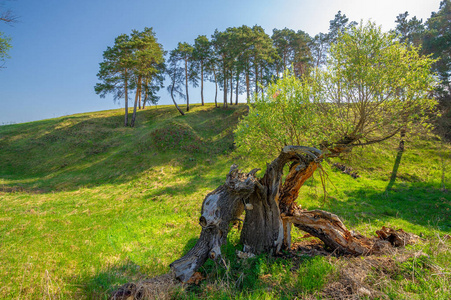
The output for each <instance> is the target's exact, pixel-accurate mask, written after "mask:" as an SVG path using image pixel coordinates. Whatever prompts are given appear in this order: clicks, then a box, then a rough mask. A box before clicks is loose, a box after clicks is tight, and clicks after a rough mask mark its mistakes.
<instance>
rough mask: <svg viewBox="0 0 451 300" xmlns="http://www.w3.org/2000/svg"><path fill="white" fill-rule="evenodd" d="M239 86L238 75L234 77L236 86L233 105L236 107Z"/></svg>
mask: <svg viewBox="0 0 451 300" xmlns="http://www.w3.org/2000/svg"><path fill="white" fill-rule="evenodd" d="M239 84H240V74H237V76H236V86H235V105H238V91H239V90H238V89H239Z"/></svg>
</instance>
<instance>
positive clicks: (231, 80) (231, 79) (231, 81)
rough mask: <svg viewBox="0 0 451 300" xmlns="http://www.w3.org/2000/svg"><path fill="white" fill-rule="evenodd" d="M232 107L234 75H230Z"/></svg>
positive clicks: (231, 101)
mask: <svg viewBox="0 0 451 300" xmlns="http://www.w3.org/2000/svg"><path fill="white" fill-rule="evenodd" d="M230 105H233V75H232V73H230Z"/></svg>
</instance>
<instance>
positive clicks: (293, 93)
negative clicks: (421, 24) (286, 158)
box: [236, 23, 436, 157]
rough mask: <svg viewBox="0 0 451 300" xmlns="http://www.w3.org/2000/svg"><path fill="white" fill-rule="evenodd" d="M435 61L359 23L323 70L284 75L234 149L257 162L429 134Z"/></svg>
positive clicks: (259, 103)
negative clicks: (288, 150)
mask: <svg viewBox="0 0 451 300" xmlns="http://www.w3.org/2000/svg"><path fill="white" fill-rule="evenodd" d="M433 62H434V60H432V59H431V58H429V57H424V56H420V54H419V53H418V49H416V48H407V47H405V46H404V45H402V44H400V43H399V42H397V41H395V40H394V39H393V36H391V35H390V34H387V33H383V32H382V31H381V29H380V28H378V27H376V25H374V24H373V23H368V24H367V25H365V26H364V25H363V24H360V25H359V26H356V27H353V28H351V29H350V30H349V31H348V32H347V33H344V34H342V35H340V36H339V38H338V40H337V41H336V43H335V44H334V45H333V46H332V47H331V50H330V59H329V60H328V64H327V66H326V68H324V69H315V70H313V72H312V73H311V75H310V76H308V77H307V76H304V77H303V78H301V79H297V78H295V76H293V75H292V74H289V73H286V74H285V76H284V78H282V79H279V80H278V81H277V82H275V83H272V84H270V85H269V86H268V87H267V89H266V93H265V94H264V95H262V96H261V97H260V96H259V95H257V96H256V98H255V99H254V102H253V103H252V105H251V108H250V111H249V114H248V116H246V117H245V118H244V119H243V121H242V122H241V124H240V125H239V126H238V128H237V130H236V140H237V145H238V146H239V149H240V151H241V153H243V154H246V155H248V154H251V155H252V156H254V157H261V156H262V155H268V154H269V155H270V156H274V155H275V154H276V153H277V152H278V151H280V149H281V148H282V147H283V146H285V145H290V144H292V145H305V146H315V147H317V148H322V149H323V150H326V149H329V150H331V151H332V150H333V149H334V148H335V147H337V146H339V147H353V146H357V145H366V144H371V143H375V142H380V141H382V140H384V139H387V138H389V137H391V136H393V135H394V134H395V133H397V132H398V131H399V130H400V129H401V128H404V127H407V128H409V129H412V128H413V127H415V126H417V127H418V126H420V127H422V126H426V127H427V126H429V125H428V124H427V123H426V122H427V121H428V118H429V115H430V113H431V112H433V109H434V107H435V105H436V101H435V100H433V99H429V97H428V95H429V94H428V93H429V92H430V91H431V89H432V88H433V87H434V84H435V80H434V76H433V74H432V73H431V71H430V68H431V64H432V63H433ZM265 153H266V154H265Z"/></svg>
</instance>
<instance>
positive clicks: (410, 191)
mask: <svg viewBox="0 0 451 300" xmlns="http://www.w3.org/2000/svg"><path fill="white" fill-rule="evenodd" d="M345 194H346V195H347V198H348V199H347V200H346V201H338V200H337V199H333V198H332V199H329V203H328V205H327V207H326V210H329V211H331V212H333V213H335V214H337V215H338V216H340V217H342V218H343V219H344V220H346V222H347V223H348V224H349V226H350V227H351V229H352V227H354V226H358V225H363V224H368V223H371V224H378V223H382V224H389V223H390V222H392V221H393V220H395V219H402V220H405V221H407V222H409V223H411V224H414V225H420V226H424V227H427V228H434V229H438V230H441V231H445V232H449V231H451V218H450V217H449V215H450V213H451V200H450V194H449V193H448V192H443V191H441V190H439V189H437V188H433V187H430V186H425V185H414V184H413V185H411V186H409V187H402V186H396V185H395V186H394V188H393V187H392V189H391V191H389V192H382V191H380V190H372V189H368V188H365V189H358V190H353V191H349V192H346V193H345Z"/></svg>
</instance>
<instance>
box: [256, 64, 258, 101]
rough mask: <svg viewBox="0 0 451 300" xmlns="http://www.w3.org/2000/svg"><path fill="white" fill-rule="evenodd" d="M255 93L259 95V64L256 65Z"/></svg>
mask: <svg viewBox="0 0 451 300" xmlns="http://www.w3.org/2000/svg"><path fill="white" fill-rule="evenodd" d="M255 95H258V65H255Z"/></svg>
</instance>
